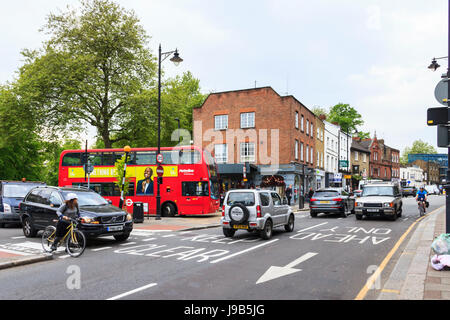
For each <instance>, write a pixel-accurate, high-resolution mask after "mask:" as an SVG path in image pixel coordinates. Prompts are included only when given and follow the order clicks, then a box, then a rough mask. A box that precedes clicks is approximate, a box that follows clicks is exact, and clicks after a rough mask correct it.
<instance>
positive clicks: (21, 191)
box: [3, 184, 38, 198]
mask: <svg viewBox="0 0 450 320" xmlns="http://www.w3.org/2000/svg"><path fill="white" fill-rule="evenodd" d="M36 186H38V185H36V184H4V185H3V196H4V197H5V198H25V196H26V195H27V193H28V191H30V190H31V189H33V188H34V187H36Z"/></svg>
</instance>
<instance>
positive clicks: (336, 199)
mask: <svg viewBox="0 0 450 320" xmlns="http://www.w3.org/2000/svg"><path fill="white" fill-rule="evenodd" d="M333 201H337V202H340V201H342V198H334V199H333Z"/></svg>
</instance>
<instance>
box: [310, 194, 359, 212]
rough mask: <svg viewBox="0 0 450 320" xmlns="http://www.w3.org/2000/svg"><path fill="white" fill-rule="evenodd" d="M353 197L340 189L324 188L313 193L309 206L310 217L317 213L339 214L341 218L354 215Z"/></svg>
mask: <svg viewBox="0 0 450 320" xmlns="http://www.w3.org/2000/svg"><path fill="white" fill-rule="evenodd" d="M354 210H355V197H353V196H352V195H351V194H350V193H348V192H346V191H345V190H343V189H342V188H325V189H319V190H317V191H316V192H314V195H313V196H312V198H311V202H310V204H309V211H310V214H311V217H313V218H314V217H317V215H318V214H319V213H326V214H328V213H339V214H340V215H341V216H342V217H344V218H345V217H347V215H348V214H350V213H354Z"/></svg>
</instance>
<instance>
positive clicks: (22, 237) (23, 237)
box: [11, 236, 25, 239]
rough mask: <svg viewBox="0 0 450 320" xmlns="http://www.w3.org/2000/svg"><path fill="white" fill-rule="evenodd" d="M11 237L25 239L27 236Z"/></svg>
mask: <svg viewBox="0 0 450 320" xmlns="http://www.w3.org/2000/svg"><path fill="white" fill-rule="evenodd" d="M11 239H25V236H20V237H11Z"/></svg>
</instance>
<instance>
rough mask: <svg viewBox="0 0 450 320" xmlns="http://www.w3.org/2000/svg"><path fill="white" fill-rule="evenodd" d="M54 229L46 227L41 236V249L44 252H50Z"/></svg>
mask: <svg viewBox="0 0 450 320" xmlns="http://www.w3.org/2000/svg"><path fill="white" fill-rule="evenodd" d="M55 234H56V228H55V227H54V226H47V228H45V230H44V233H43V234H42V239H41V243H42V248H43V249H44V251H45V252H52V249H51V246H52V244H53V240H55Z"/></svg>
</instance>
